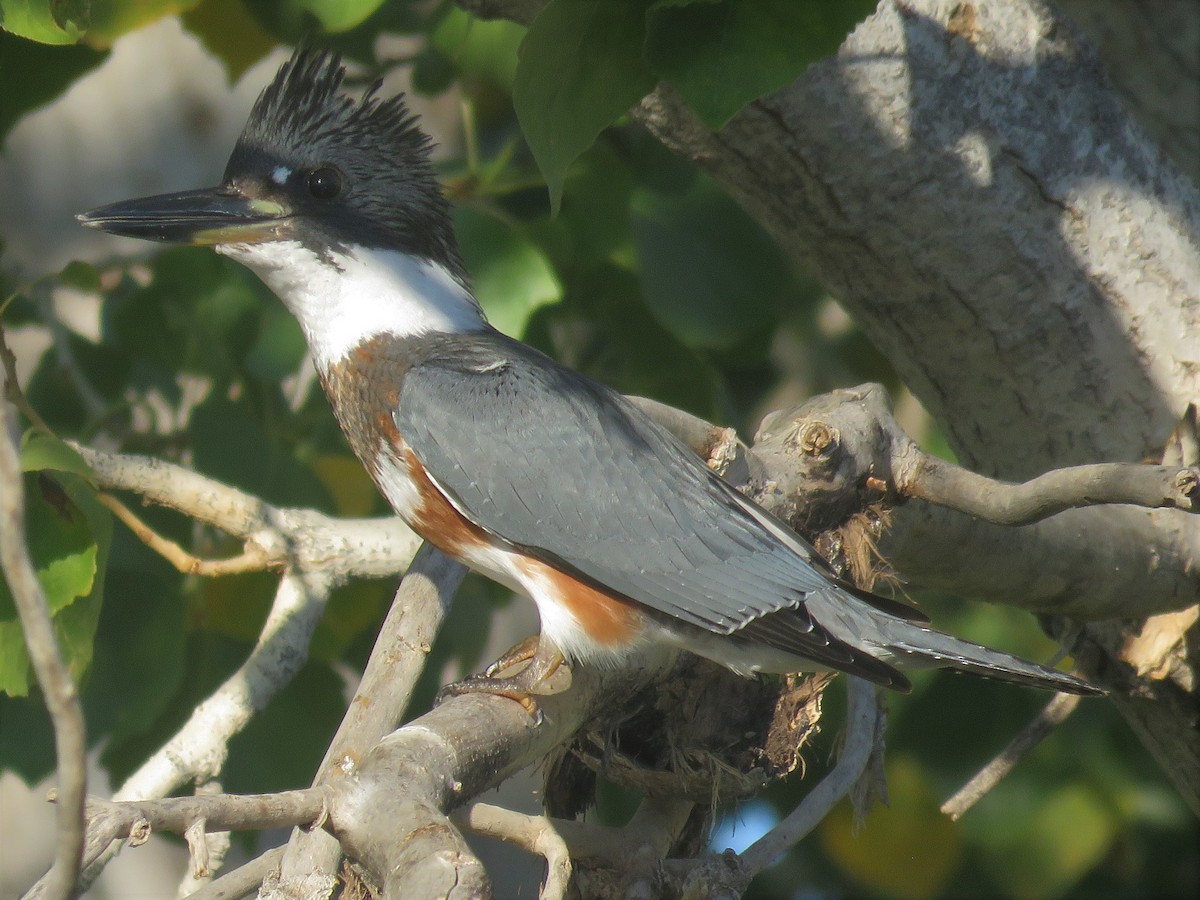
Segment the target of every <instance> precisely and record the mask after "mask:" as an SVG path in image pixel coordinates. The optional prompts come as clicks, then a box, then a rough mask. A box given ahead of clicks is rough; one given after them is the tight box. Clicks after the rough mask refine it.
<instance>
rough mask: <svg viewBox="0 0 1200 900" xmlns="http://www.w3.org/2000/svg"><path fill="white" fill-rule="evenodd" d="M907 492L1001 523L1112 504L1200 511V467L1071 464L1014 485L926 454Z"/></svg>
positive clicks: (1025, 522) (1023, 522) (1029, 521)
mask: <svg viewBox="0 0 1200 900" xmlns="http://www.w3.org/2000/svg"><path fill="white" fill-rule="evenodd" d="M903 492H904V493H905V494H906V495H907V496H910V497H917V498H919V499H921V500H926V501H928V502H930V503H936V504H938V505H939V506H946V507H949V508H950V509H957V510H959V511H960V512H965V513H967V514H968V515H972V516H977V517H978V518H981V519H984V520H986V521H988V522H994V523H996V524H997V525H1029V524H1032V523H1034V522H1040V521H1041V520H1042V519H1046V518H1049V517H1050V516H1052V515H1054V514H1055V513H1060V512H1062V511H1063V510H1066V509H1077V508H1080V507H1085V506H1099V505H1103V504H1111V503H1129V504H1132V505H1134V506H1142V507H1145V508H1147V509H1163V508H1166V509H1181V510H1185V511H1187V512H1193V513H1195V512H1200V473H1198V472H1197V470H1196V469H1192V468H1181V467H1178V466H1148V465H1141V464H1139V463H1098V464H1095V465H1087V466H1070V467H1068V468H1064V469H1055V470H1054V471H1052V472H1047V473H1046V474H1044V475H1039V476H1038V477H1037V478H1032V479H1030V480H1029V481H1026V482H1024V483H1022V484H1009V483H1007V482H1003V481H996V480H995V479H992V478H988V477H986V476H984V475H980V474H978V473H976V472H972V471H970V470H968V469H964V468H962V467H961V466H956V465H954V464H953V463H948V462H946V461H945V460H940V459H938V458H937V457H934V456H928V455H927V456H925V458H924V459H923V460H922V461H921V464H920V465H919V466H917V467H916V469H915V471H914V472H913V474H912V476H911V477H910V478H909V479H907V480H906V482H905V485H904V490H903Z"/></svg>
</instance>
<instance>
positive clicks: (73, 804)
mask: <svg viewBox="0 0 1200 900" xmlns="http://www.w3.org/2000/svg"><path fill="white" fill-rule="evenodd" d="M7 384H8V376H7V374H5V373H3V372H0V487H2V488H3V490H0V569H3V573H4V578H5V581H6V582H7V584H8V587H9V593H10V594H11V595H12V598H13V603H14V605H15V606H16V608H17V615H18V617H19V618H20V620H21V633H22V635H23V636H24V639H25V646H26V648H27V649H28V651H29V660H30V662H31V663H32V665H33V671H34V674H35V675H36V676H37V681H38V684H39V685H40V686H41V689H42V695H43V697H45V700H46V708H47V709H48V710H49V712H50V720H51V722H52V724H53V727H54V749H55V754H56V756H57V770H58V771H57V774H58V797H59V802H58V807H57V810H56V813H55V815H56V818H57V821H58V840H57V843H56V845H55V851H54V864H53V866H52V867H51V869H50V872H49V873H48V874H47V876H46V879H45V892H46V896H47V897H50V898H53V900H60V898H61V900H66V898H69V897H71V896H73V895H74V892H75V885H76V883H77V882H78V880H79V867H80V859H81V858H82V852H83V803H84V796H85V794H86V792H87V739H86V737H85V733H84V722H83V710H82V708H81V707H80V704H79V694H78V692H77V691H76V689H75V680H74V679H73V678H72V677H71V673H70V672H69V671H67V667H66V664H65V663H64V662H63V659H62V654H61V653H60V652H59V649H58V641H57V640H56V639H55V636H54V623H53V622H52V621H51V619H50V612H49V609H48V608H47V605H46V596H45V594H44V592H43V591H42V586H41V583H40V582H39V581H38V577H37V572H36V571H35V570H34V567H33V562H32V560H31V559H30V558H29V548H28V547H27V546H26V544H25V492H24V485H23V483H22V473H21V454H20V450H19V449H18V446H17V444H16V441H15V440H14V435H15V433H16V429H15V425H16V422H15V421H13V422H10V421H9V405H8V401H7V400H6V399H5V396H6V390H5V386H6V385H7Z"/></svg>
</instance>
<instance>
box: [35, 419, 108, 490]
mask: <svg viewBox="0 0 1200 900" xmlns="http://www.w3.org/2000/svg"><path fill="white" fill-rule="evenodd" d="M43 469H53V470H55V471H58V472H74V473H75V474H76V475H79V476H81V477H83V478H85V479H87V480H88V481H93V480H95V477H96V476H95V473H94V472H92V470H91V467H90V466H89V465H88V464H87V462H85V461H84V458H83V457H82V456H80V455H79V451H78V450H76V449H75V448H74V447H72V446H70V445H69V444H67V443H65V442H63V441H62V440H61V439H59V438H57V437H55V436H54V435H52V434H47V433H46V432H44V431H42V430H41V429H40V428H31V429H29V430H28V431H26V432H25V434H24V436H23V437H22V438H21V471H22V472H40V471H41V470H43Z"/></svg>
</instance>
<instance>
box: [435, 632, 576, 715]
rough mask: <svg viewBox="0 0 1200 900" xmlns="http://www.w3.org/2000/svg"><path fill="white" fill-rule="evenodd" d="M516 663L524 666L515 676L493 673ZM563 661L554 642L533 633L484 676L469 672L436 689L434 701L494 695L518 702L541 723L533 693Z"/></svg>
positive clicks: (489, 667) (540, 711)
mask: <svg viewBox="0 0 1200 900" xmlns="http://www.w3.org/2000/svg"><path fill="white" fill-rule="evenodd" d="M519 663H526V665H525V668H523V669H521V670H520V671H519V672H517V673H516V674H515V675H509V676H506V677H497V674H496V673H498V672H503V671H505V670H506V669H510V668H512V667H513V666H515V665H518V664H519ZM562 664H563V655H562V653H561V652H560V651H559V649H558V647H556V646H555V645H554V642H553V641H551V640H550V639H549V638H546V637H539V636H534V637H531V638H528V639H526V640H524V641H522V642H521V643H519V644H517V645H516V646H515V647H513V648H512V649H511V650H509V651H508V652H507V653H505V654H504V655H503V656H501V657H500V658H499V659H498V660H496V661H495V662H494V663H492V664H491V665H490V666H488V667H487V674H486V675H472V676H470V677H469V678H465V679H463V680H462V681H456V682H454V683H453V684H448V685H446V686H445V687H444V688H442V689H441V690H440V691H438V695H437V698H436V700H435V701H434V704H435V705H440V704H441V703H442V702H443V701H445V700H446V699H448V698H450V697H461V696H462V695H464V694H495V695H497V696H499V697H507V698H508V699H509V700H512V701H514V702H516V703H519V704H521V708H522V709H524V710H525V712H527V713H529V716H530V718H531V719H533V724H534V725H540V724H541V723H542V710H541V707H539V706H538V704H537V701H536V700H535V699H534V698H533V695H534V693H535V690H536V689H537V688H538V687H540V686H541V684H542V683H543V682H544V681H545V680H546V679H548V678H549V677H550V676H551V675H553V674H554V673H555V672H556V671H558V667H559V666H561V665H562Z"/></svg>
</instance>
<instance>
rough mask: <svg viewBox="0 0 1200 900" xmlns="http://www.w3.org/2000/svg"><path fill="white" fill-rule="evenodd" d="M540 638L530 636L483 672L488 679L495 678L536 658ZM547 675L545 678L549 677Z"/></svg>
mask: <svg viewBox="0 0 1200 900" xmlns="http://www.w3.org/2000/svg"><path fill="white" fill-rule="evenodd" d="M541 642H542V636H541V635H540V634H531V635H530V636H529V637H527V638H525V640H523V641H521V643H519V644H516V645H515V646H512V647H510V648H509V649H507V650H505V651H504V653H503V654H501V656H500V658H499V659H497V660H496V661H495V662H494V663H492V664H491V665H490V666H488V667H487V668H486V669H484V670H483V672H484V674H485V675H487V677H488V678H495V677H496V676H497V675H499V674H500V673H501V672H504V671H506V670H508V669H511V668H512V667H513V666H516V665H520V664H521V663H525V662H529V661H530V660H531V659H533V658H534V657H535V656H537V651H538V647H539V646H541ZM550 674H552V673H548V674H547V675H546V677H547V678H549V677H550Z"/></svg>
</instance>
